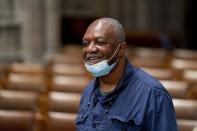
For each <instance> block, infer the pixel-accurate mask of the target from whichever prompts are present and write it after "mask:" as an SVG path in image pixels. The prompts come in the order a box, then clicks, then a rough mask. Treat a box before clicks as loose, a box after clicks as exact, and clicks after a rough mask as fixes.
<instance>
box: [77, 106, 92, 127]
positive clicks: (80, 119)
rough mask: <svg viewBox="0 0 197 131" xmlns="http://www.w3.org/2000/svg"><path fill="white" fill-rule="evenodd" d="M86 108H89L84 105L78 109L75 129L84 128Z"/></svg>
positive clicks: (86, 115) (86, 114)
mask: <svg viewBox="0 0 197 131" xmlns="http://www.w3.org/2000/svg"><path fill="white" fill-rule="evenodd" d="M88 108H89V105H84V106H82V107H81V108H80V109H79V113H78V115H77V118H76V126H77V127H81V126H85V124H86V119H87V117H88Z"/></svg>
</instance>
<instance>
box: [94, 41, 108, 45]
mask: <svg viewBox="0 0 197 131" xmlns="http://www.w3.org/2000/svg"><path fill="white" fill-rule="evenodd" d="M96 43H97V45H104V44H106V42H105V41H97V42H96Z"/></svg>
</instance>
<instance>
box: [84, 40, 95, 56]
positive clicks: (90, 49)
mask: <svg viewBox="0 0 197 131" xmlns="http://www.w3.org/2000/svg"><path fill="white" fill-rule="evenodd" d="M86 51H87V52H88V53H92V52H96V51H97V47H96V44H95V42H93V41H92V42H91V43H90V44H89V45H88V47H87V49H86Z"/></svg>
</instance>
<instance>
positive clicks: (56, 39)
mask: <svg viewBox="0 0 197 131" xmlns="http://www.w3.org/2000/svg"><path fill="white" fill-rule="evenodd" d="M62 6H63V5H62ZM61 11H62V7H61V1H60V0H45V25H44V28H45V43H46V45H45V47H46V50H45V54H46V57H47V56H48V55H51V54H52V53H54V52H56V50H57V49H58V48H59V47H60V45H61V43H60V24H61V23H60V22H61V21H60V19H61V15H62V13H61ZM65 37H66V36H65Z"/></svg>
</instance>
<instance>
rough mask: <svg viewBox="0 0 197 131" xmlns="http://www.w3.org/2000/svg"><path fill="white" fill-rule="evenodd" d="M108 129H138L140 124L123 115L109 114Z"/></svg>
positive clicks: (123, 130)
mask: <svg viewBox="0 0 197 131" xmlns="http://www.w3.org/2000/svg"><path fill="white" fill-rule="evenodd" d="M110 123H111V127H110V128H111V129H110V131H140V125H139V124H136V123H135V121H134V120H129V119H127V118H124V117H119V116H110Z"/></svg>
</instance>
